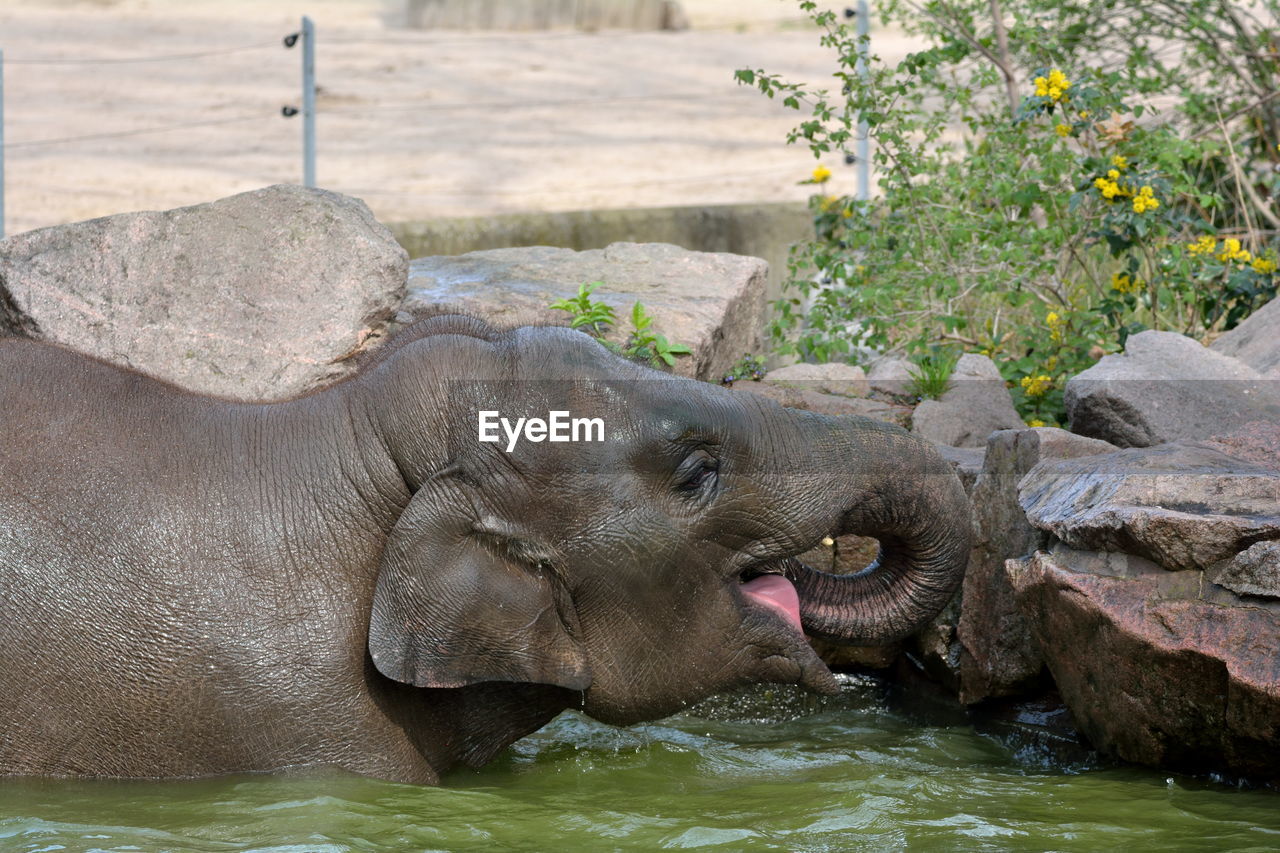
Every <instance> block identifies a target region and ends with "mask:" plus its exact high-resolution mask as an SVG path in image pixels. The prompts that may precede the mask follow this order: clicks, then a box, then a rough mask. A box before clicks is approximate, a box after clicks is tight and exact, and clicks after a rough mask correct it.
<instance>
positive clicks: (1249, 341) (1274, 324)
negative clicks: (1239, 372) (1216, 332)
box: [1209, 299, 1280, 379]
mask: <svg viewBox="0 0 1280 853" xmlns="http://www.w3.org/2000/svg"><path fill="white" fill-rule="evenodd" d="M1209 348H1210V349H1211V350H1213V351H1214V352H1218V353H1221V354H1222V355H1228V356H1231V357H1232V358H1238V359H1239V360H1240V361H1243V362H1244V363H1245V364H1247V365H1249V366H1250V367H1252V368H1253V369H1254V370H1256V371H1258V372H1259V373H1261V374H1262V375H1263V376H1266V377H1267V378H1269V379H1280V299H1273V300H1271V301H1270V302H1268V303H1267V304H1266V305H1263V306H1262V307H1261V308H1259V309H1258V310H1257V311H1254V312H1253V314H1251V315H1250V316H1248V317H1246V318H1245V320H1244V322H1242V323H1241V324H1240V325H1239V326H1236V327H1235V328H1234V329H1232V330H1231V331H1229V332H1227V333H1225V334H1223V335H1222V337H1220V338H1218V339H1217V340H1216V341H1214V342H1213V344H1211V345H1210V347H1209Z"/></svg>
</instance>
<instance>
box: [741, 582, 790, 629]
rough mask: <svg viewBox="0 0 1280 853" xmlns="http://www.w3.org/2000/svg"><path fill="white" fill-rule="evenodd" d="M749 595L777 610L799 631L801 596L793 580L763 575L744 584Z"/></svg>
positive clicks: (744, 590) (752, 598) (743, 589)
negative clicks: (792, 583)
mask: <svg viewBox="0 0 1280 853" xmlns="http://www.w3.org/2000/svg"><path fill="white" fill-rule="evenodd" d="M742 591H743V592H745V593H746V594H747V596H748V597H749V598H750V599H751V600H753V601H756V602H758V603H760V604H763V605H764V606H766V607H772V608H773V609H774V610H777V611H778V612H779V613H781V614H782V615H783V616H785V617H786V619H787V621H788V622H790V623H791V624H792V625H793V626H794V627H795V629H796V630H797V631H800V630H802V629H801V627H800V596H799V595H797V594H796V588H795V587H794V586H792V585H791V581H789V580H787V579H786V578H784V577H783V576H782V575H761V576H760V577H758V578H755V579H753V580H749V581H747V582H746V583H744V584H743V585H742Z"/></svg>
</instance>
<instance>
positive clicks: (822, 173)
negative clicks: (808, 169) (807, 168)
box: [813, 166, 831, 184]
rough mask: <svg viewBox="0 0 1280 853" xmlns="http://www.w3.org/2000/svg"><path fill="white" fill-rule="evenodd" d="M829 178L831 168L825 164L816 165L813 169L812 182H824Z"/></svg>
mask: <svg viewBox="0 0 1280 853" xmlns="http://www.w3.org/2000/svg"><path fill="white" fill-rule="evenodd" d="M830 179H831V170H830V169H828V168H827V167H826V166H818V168H816V169H814V170H813V182H814V183H815V184H825V183H826V182H827V181H829V180H830Z"/></svg>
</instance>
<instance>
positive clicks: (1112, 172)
mask: <svg viewBox="0 0 1280 853" xmlns="http://www.w3.org/2000/svg"><path fill="white" fill-rule="evenodd" d="M1107 177H1108V178H1110V179H1111V180H1113V181H1118V180H1120V173H1119V172H1118V171H1116V170H1115V169H1108V170H1107Z"/></svg>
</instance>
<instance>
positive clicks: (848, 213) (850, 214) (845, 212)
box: [840, 207, 853, 219]
mask: <svg viewBox="0 0 1280 853" xmlns="http://www.w3.org/2000/svg"><path fill="white" fill-rule="evenodd" d="M840 215H841V216H843V217H844V218H845V219H852V218H853V208H852V207H846V208H845V209H844V210H842V211H840Z"/></svg>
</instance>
